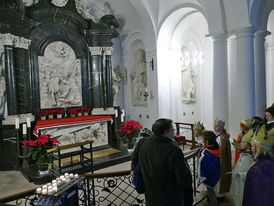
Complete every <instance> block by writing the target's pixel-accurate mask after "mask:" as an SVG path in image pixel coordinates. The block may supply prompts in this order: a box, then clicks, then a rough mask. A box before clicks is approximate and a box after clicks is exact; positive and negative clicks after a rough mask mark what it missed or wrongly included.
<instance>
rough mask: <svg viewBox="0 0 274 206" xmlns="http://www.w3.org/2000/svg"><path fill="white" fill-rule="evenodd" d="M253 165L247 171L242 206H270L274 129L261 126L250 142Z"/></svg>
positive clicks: (273, 198) (273, 186) (273, 197)
mask: <svg viewBox="0 0 274 206" xmlns="http://www.w3.org/2000/svg"><path fill="white" fill-rule="evenodd" d="M251 145H252V152H253V155H254V159H255V163H254V164H253V165H252V167H251V168H250V169H249V170H248V172H247V175H246V179H245V185H244V197H243V206H258V205H263V206H272V205H273V202H274V172H273V171H274V128H272V129H271V130H268V131H267V129H266V126H265V125H263V126H261V127H260V128H259V129H258V130H257V131H256V132H255V133H254V136H253V138H252V140H251Z"/></svg>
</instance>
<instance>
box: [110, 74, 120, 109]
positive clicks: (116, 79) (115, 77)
mask: <svg viewBox="0 0 274 206" xmlns="http://www.w3.org/2000/svg"><path fill="white" fill-rule="evenodd" d="M120 81H121V77H120V76H119V74H117V73H116V71H114V70H112V93H113V106H117V105H118V104H117V96H118V92H119V90H120Z"/></svg>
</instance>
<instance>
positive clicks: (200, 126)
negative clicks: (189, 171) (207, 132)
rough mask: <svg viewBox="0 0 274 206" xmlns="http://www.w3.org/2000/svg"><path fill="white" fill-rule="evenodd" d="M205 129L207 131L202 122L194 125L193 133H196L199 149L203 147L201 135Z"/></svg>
mask: <svg viewBox="0 0 274 206" xmlns="http://www.w3.org/2000/svg"><path fill="white" fill-rule="evenodd" d="M204 129H205V128H204V125H203V123H201V122H200V121H198V122H195V123H194V126H193V133H194V137H195V138H196V139H197V144H198V146H199V147H201V146H202V143H203V142H202V136H201V134H202V132H203V130H204Z"/></svg>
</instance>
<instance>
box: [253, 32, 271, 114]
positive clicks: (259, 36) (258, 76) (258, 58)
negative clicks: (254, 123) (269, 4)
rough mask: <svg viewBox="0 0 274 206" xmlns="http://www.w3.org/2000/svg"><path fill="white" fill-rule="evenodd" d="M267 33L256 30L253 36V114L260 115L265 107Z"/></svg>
mask: <svg viewBox="0 0 274 206" xmlns="http://www.w3.org/2000/svg"><path fill="white" fill-rule="evenodd" d="M269 34H270V32H267V31H261V30H258V31H256V33H255V38H254V72H255V114H256V116H260V117H263V116H264V109H265V108H266V79H265V37H266V36H267V35H269Z"/></svg>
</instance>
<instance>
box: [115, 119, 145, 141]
mask: <svg viewBox="0 0 274 206" xmlns="http://www.w3.org/2000/svg"><path fill="white" fill-rule="evenodd" d="M142 128H143V126H142V125H141V124H140V123H139V122H136V121H135V120H130V121H127V122H126V123H124V124H122V125H121V126H120V129H118V132H119V133H120V138H121V140H122V141H123V142H124V143H134V142H136V140H137V138H138V135H139V133H140V131H141V129H142Z"/></svg>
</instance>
